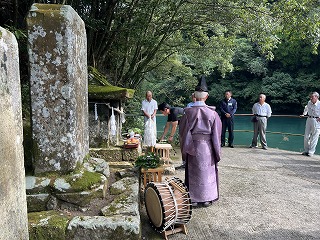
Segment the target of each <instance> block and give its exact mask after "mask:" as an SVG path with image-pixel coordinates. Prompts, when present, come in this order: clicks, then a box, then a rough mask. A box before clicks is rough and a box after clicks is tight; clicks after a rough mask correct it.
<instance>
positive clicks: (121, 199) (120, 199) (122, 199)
mask: <svg viewBox="0 0 320 240" xmlns="http://www.w3.org/2000/svg"><path fill="white" fill-rule="evenodd" d="M113 202H114V203H116V204H118V203H121V204H125V203H127V202H128V196H127V195H125V194H124V195H122V196H120V197H118V198H116V199H115V200H114V201H113Z"/></svg>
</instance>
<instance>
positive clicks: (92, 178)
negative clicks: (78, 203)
mask: <svg viewBox="0 0 320 240" xmlns="http://www.w3.org/2000/svg"><path fill="white" fill-rule="evenodd" d="M105 179H106V178H105V176H104V175H103V174H101V173H97V172H89V171H84V172H83V173H80V174H74V175H70V176H68V177H66V182H68V183H69V184H70V186H71V189H72V190H73V191H74V192H81V191H86V190H91V189H94V188H96V187H99V186H100V185H101V184H103V182H104V181H105Z"/></svg>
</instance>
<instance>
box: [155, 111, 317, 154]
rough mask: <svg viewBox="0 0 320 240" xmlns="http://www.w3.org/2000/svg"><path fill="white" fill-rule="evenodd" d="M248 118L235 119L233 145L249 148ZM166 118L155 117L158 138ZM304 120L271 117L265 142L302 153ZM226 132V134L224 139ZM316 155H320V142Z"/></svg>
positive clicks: (275, 146) (238, 117) (250, 132)
mask: <svg viewBox="0 0 320 240" xmlns="http://www.w3.org/2000/svg"><path fill="white" fill-rule="evenodd" d="M250 119H251V117H249V116H236V117H235V124H234V128H235V131H234V133H235V137H234V144H235V145H242V146H249V145H250V144H251V139H252V136H253V126H252V123H251V122H250ZM166 120H167V117H165V116H163V115H158V116H157V130H158V137H160V135H161V134H162V132H163V129H164V126H165V123H166ZM305 122H306V119H305V118H287V117H276V116H274V117H271V118H269V120H268V127H267V142H268V146H269V147H272V148H279V149H284V150H290V151H295V152H302V151H303V134H304V128H305ZM227 136H228V132H227V133H226V137H227ZM316 154H320V141H319V144H318V147H317V151H316Z"/></svg>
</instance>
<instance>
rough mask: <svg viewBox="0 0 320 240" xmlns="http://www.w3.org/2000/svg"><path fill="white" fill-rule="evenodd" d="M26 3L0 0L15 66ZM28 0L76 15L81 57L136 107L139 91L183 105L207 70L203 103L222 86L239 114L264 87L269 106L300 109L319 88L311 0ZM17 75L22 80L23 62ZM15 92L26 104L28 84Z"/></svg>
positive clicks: (318, 35) (315, 11) (318, 20)
mask: <svg viewBox="0 0 320 240" xmlns="http://www.w3.org/2000/svg"><path fill="white" fill-rule="evenodd" d="M34 2H35V1H34V0H19V1H17V0H15V1H11V0H0V25H1V26H3V27H6V28H8V29H9V30H10V31H12V32H13V33H14V34H15V35H16V37H17V38H18V41H19V45H20V55H21V56H20V61H21V62H22V63H25V62H27V50H26V49H27V48H26V31H25V29H26V26H25V18H26V16H27V12H28V10H29V9H30V6H31V4H33V3H34ZM37 2H38V3H56V4H68V5H71V6H72V7H73V8H74V9H75V10H76V11H77V12H78V14H79V15H80V16H81V18H82V19H83V20H84V21H85V23H86V28H87V38H88V64H89V65H91V66H94V67H96V68H97V69H99V71H100V72H103V73H104V74H106V75H107V77H108V81H110V82H111V83H113V84H115V85H119V86H124V87H129V88H134V89H138V90H139V91H138V94H137V95H136V99H134V100H133V101H132V104H133V105H134V106H135V111H136V112H139V109H140V108H139V107H138V106H139V104H140V101H141V100H142V99H143V98H144V91H145V90H147V89H150V90H152V91H153V92H154V95H155V98H156V100H158V102H162V101H167V102H169V103H170V104H171V105H175V106H184V105H185V104H186V103H187V102H188V101H190V100H189V99H190V95H191V92H192V90H193V89H194V86H195V85H196V77H197V76H198V75H199V74H205V75H206V76H207V79H208V83H209V86H210V99H209V100H208V103H209V104H214V105H216V104H217V103H218V101H219V100H220V99H221V98H222V96H223V92H224V90H226V89H231V90H233V92H234V96H235V97H236V98H237V99H238V102H239V107H240V110H243V111H247V110H249V109H250V108H251V106H252V104H253V102H254V101H255V100H256V98H257V95H258V93H259V92H261V91H263V92H265V93H266V95H267V96H268V99H267V101H269V102H270V103H271V104H272V107H273V109H274V110H275V111H279V112H280V111H286V112H301V110H302V107H303V105H304V104H305V103H306V100H307V95H308V93H309V92H310V91H314V90H319V84H318V83H319V68H318V66H319V56H318V55H317V53H318V48H319V41H320V7H319V2H318V1H317V0H289V1H288V0H245V1H244V0H214V1H209V0H161V1H160V0H40V1H37ZM21 79H22V83H23V84H24V83H27V82H28V70H27V65H26V64H21ZM24 85H26V84H24ZM23 90H24V92H23V95H24V99H25V100H24V102H25V103H27V100H28V96H27V90H28V87H27V85H26V86H24V87H23ZM139 93H140V94H139ZM26 106H27V104H26ZM25 108H27V107H25ZM130 110H131V111H132V109H130Z"/></svg>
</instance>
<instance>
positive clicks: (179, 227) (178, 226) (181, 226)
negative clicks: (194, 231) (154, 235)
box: [162, 224, 188, 240]
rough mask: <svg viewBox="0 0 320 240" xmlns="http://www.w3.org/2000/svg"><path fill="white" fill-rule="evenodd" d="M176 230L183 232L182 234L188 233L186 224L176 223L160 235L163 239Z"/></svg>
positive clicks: (166, 239)
mask: <svg viewBox="0 0 320 240" xmlns="http://www.w3.org/2000/svg"><path fill="white" fill-rule="evenodd" d="M178 232H183V233H184V234H186V235H188V232H187V228H186V225H185V224H176V225H175V226H174V227H173V228H172V229H170V230H166V231H163V232H162V236H163V238H164V239H165V240H168V237H167V236H169V235H172V234H175V233H178Z"/></svg>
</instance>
